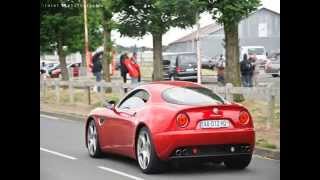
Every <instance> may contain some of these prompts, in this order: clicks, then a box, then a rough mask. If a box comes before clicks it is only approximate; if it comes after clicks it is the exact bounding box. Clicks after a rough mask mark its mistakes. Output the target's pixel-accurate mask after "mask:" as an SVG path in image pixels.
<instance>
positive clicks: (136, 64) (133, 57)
mask: <svg viewBox="0 0 320 180" xmlns="http://www.w3.org/2000/svg"><path fill="white" fill-rule="evenodd" d="M131 60H132V61H133V62H134V63H135V66H136V69H137V70H138V72H139V76H138V82H141V71H140V66H139V64H138V55H137V53H136V52H134V53H133V54H132V57H131Z"/></svg>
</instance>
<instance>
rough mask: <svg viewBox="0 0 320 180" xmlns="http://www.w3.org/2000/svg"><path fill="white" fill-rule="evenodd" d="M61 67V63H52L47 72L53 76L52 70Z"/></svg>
mask: <svg viewBox="0 0 320 180" xmlns="http://www.w3.org/2000/svg"><path fill="white" fill-rule="evenodd" d="M58 68H60V64H58V63H56V64H54V65H52V66H51V67H50V68H48V70H47V73H48V75H49V76H50V77H51V74H52V71H54V70H56V69H58Z"/></svg>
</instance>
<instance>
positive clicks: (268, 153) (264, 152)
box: [40, 110, 280, 160]
mask: <svg viewBox="0 0 320 180" xmlns="http://www.w3.org/2000/svg"><path fill="white" fill-rule="evenodd" d="M40 113H41V114H43V115H48V116H55V117H58V118H62V119H70V120H75V121H83V122H84V121H85V119H86V116H84V115H79V114H72V113H60V112H49V111H43V110H41V111H40ZM254 154H256V155H259V156H262V157H265V158H270V159H274V160H280V151H279V150H273V149H267V148H262V147H255V150H254Z"/></svg>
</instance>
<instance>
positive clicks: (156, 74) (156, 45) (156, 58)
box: [152, 33, 163, 81]
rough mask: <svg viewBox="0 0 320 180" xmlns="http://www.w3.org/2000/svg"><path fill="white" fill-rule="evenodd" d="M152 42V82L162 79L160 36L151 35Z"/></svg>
mask: <svg viewBox="0 0 320 180" xmlns="http://www.w3.org/2000/svg"><path fill="white" fill-rule="evenodd" d="M152 40H153V81H160V80H162V79H163V72H162V71H163V67H162V34H156V33H154V34H152Z"/></svg>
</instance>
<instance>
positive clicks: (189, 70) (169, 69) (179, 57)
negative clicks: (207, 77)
mask: <svg viewBox="0 0 320 180" xmlns="http://www.w3.org/2000/svg"><path fill="white" fill-rule="evenodd" d="M163 60H164V61H165V60H166V61H170V65H164V79H171V80H182V81H184V80H186V81H197V54H196V53H192V52H183V53H170V54H169V53H168V54H166V55H164V56H163ZM164 64H165V63H164Z"/></svg>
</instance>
